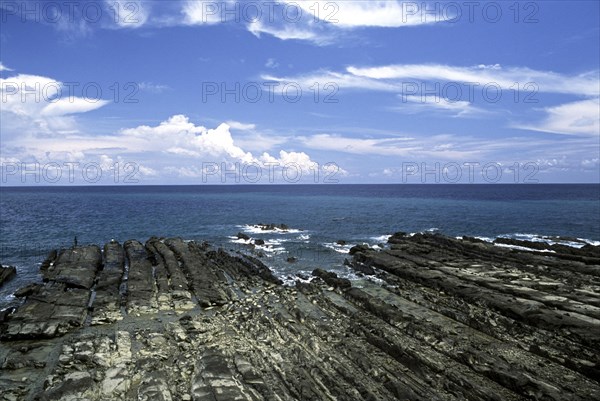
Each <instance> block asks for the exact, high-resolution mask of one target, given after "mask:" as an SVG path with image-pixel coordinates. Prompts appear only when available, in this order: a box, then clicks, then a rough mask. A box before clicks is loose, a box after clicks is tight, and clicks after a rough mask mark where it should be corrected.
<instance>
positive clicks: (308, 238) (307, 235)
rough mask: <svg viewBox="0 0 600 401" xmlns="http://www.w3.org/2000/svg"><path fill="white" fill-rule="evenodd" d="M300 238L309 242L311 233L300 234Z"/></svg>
mask: <svg viewBox="0 0 600 401" xmlns="http://www.w3.org/2000/svg"><path fill="white" fill-rule="evenodd" d="M298 239H299V240H300V241H304V242H309V240H310V234H300V235H299V236H298Z"/></svg>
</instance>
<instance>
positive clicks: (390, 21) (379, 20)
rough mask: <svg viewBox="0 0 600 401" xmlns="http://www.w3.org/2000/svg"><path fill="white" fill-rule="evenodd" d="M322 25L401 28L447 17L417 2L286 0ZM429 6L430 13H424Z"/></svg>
mask: <svg viewBox="0 0 600 401" xmlns="http://www.w3.org/2000/svg"><path fill="white" fill-rule="evenodd" d="M286 3H289V4H295V5H296V6H300V7H301V8H302V10H303V11H304V12H305V13H306V14H308V15H310V16H312V17H313V18H315V19H318V20H319V21H321V22H325V23H328V24H330V25H332V26H335V27H339V28H344V29H352V28H362V27H380V28H381V27H383V28H399V27H405V26H415V25H425V24H433V23H436V22H443V21H445V20H447V19H451V18H453V16H449V15H448V16H446V15H444V13H442V12H441V11H440V8H439V7H437V8H434V7H432V4H428V3H427V2H421V3H417V2H414V1H395V0H390V1H337V2H332V1H300V2H297V1H286ZM425 7H428V10H433V11H428V13H427V14H425V13H424V9H425Z"/></svg>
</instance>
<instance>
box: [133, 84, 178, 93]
mask: <svg viewBox="0 0 600 401" xmlns="http://www.w3.org/2000/svg"><path fill="white" fill-rule="evenodd" d="M137 87H138V89H139V90H141V91H144V92H149V93H154V94H160V93H163V92H164V91H166V90H169V89H171V87H169V86H168V85H160V84H155V83H152V82H140V83H139V84H138V85H137Z"/></svg>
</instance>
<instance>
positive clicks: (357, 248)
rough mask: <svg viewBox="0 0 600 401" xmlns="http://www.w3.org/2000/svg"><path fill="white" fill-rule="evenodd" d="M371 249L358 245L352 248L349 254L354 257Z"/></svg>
mask: <svg viewBox="0 0 600 401" xmlns="http://www.w3.org/2000/svg"><path fill="white" fill-rule="evenodd" d="M370 249H371V248H370V247H369V246H368V245H365V244H358V245H354V246H353V247H352V248H350V251H349V252H348V253H349V254H350V255H354V254H356V253H359V252H366V251H368V250H370Z"/></svg>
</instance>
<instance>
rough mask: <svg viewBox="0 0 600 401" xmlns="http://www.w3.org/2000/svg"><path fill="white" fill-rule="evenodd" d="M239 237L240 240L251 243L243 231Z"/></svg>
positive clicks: (238, 234)
mask: <svg viewBox="0 0 600 401" xmlns="http://www.w3.org/2000/svg"><path fill="white" fill-rule="evenodd" d="M237 237H238V239H242V240H244V241H250V237H249V236H248V235H246V234H244V233H243V232H241V231H240V232H239V233H237Z"/></svg>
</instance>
